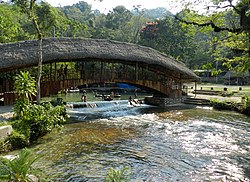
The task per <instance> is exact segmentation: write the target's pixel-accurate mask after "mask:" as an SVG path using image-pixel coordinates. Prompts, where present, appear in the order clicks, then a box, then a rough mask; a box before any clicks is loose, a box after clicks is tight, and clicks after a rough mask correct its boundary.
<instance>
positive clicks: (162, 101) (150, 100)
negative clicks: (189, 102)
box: [145, 97, 182, 107]
mask: <svg viewBox="0 0 250 182" xmlns="http://www.w3.org/2000/svg"><path fill="white" fill-rule="evenodd" d="M181 101H182V98H167V97H145V104H148V105H154V106H160V107H167V106H169V105H172V104H177V103H181Z"/></svg>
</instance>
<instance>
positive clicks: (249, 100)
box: [241, 96, 250, 115]
mask: <svg viewBox="0 0 250 182" xmlns="http://www.w3.org/2000/svg"><path fill="white" fill-rule="evenodd" d="M241 102H242V108H241V112H242V113H243V114H246V115H250V96H244V97H242V100H241Z"/></svg>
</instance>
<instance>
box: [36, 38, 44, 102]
mask: <svg viewBox="0 0 250 182" xmlns="http://www.w3.org/2000/svg"><path fill="white" fill-rule="evenodd" d="M38 41H39V47H38V70H37V87H36V90H37V98H36V100H37V104H40V100H41V77H42V62H43V47H42V46H43V40H42V38H41V39H39V40H38Z"/></svg>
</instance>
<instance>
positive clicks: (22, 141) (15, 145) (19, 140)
mask: <svg viewBox="0 0 250 182" xmlns="http://www.w3.org/2000/svg"><path fill="white" fill-rule="evenodd" d="M5 141H6V142H7V143H9V144H10V146H11V149H13V150H15V149H20V148H24V147H27V146H28V145H29V140H28V139H27V138H26V136H25V135H23V134H20V133H18V132H16V131H15V130H14V131H13V132H12V133H11V134H10V135H9V136H8V137H7V138H6V139H5Z"/></svg>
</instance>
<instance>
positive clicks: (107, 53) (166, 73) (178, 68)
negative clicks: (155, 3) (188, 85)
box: [0, 38, 199, 96]
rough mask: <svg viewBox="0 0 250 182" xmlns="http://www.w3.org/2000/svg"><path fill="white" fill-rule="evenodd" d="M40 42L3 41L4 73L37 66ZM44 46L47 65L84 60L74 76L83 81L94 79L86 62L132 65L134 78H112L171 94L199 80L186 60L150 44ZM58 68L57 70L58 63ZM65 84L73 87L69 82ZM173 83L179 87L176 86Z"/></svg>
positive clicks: (55, 41)
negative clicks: (142, 74)
mask: <svg viewBox="0 0 250 182" xmlns="http://www.w3.org/2000/svg"><path fill="white" fill-rule="evenodd" d="M38 45H39V44H38V41H37V40H28V41H21V42H15V43H9V44H0V73H2V72H8V71H11V70H17V69H22V68H27V67H32V66H37V65H38ZM42 45H43V54H42V55H43V64H51V65H52V64H53V63H56V62H78V63H81V64H79V65H80V66H79V68H81V69H79V70H77V71H80V72H81V74H80V76H79V77H77V78H75V79H74V80H76V79H78V80H81V81H79V84H80V83H87V82H88V80H90V77H87V75H88V74H87V72H88V70H89V69H88V68H86V65H85V68H84V66H83V65H84V64H85V63H89V62H92V63H93V62H97V63H115V64H120V65H129V66H131V68H133V69H132V70H133V74H130V79H128V77H126V78H125V77H124V78H123V77H122V76H121V75H120V76H116V77H115V76H112V78H111V79H110V80H109V81H120V82H127V83H133V84H137V85H142V86H145V87H151V88H153V89H156V90H158V91H159V92H162V93H163V94H165V95H169V96H170V95H175V96H178V95H180V94H179V93H175V94H171V93H173V92H175V91H176V90H178V91H180V90H179V88H180V89H181V86H182V83H184V82H191V81H196V80H198V79H199V77H198V76H197V75H196V74H194V73H193V72H192V71H191V70H190V69H188V68H187V67H186V66H185V65H184V64H183V63H182V62H179V61H177V60H175V59H173V58H171V57H169V56H167V55H165V54H162V53H160V52H158V51H156V50H154V49H152V48H149V47H144V46H139V45H135V44H130V43H124V42H118V41H111V40H104V39H85V38H46V39H43V43H42ZM120 67H121V66H120ZM76 69H78V68H76ZM83 69H85V70H83ZM54 70H55V72H56V65H55V66H54ZM93 71H94V70H93ZM130 71H131V69H130ZM98 72H100V74H99V75H98V79H97V77H91V78H92V80H93V78H94V79H95V81H100V80H104V79H102V78H103V77H104V75H105V74H104V73H103V70H101V71H98ZM141 72H144V74H145V73H147V72H150V73H151V74H153V75H157V78H160V79H152V77H151V76H150V77H149V76H147V77H146V76H145V75H144V76H141V75H140V73H141ZM101 73H102V74H101ZM70 79H73V78H70ZM52 80H53V81H62V80H57V78H56V77H53V78H49V81H52ZM147 80H148V81H147ZM3 82H4V80H3V79H2V80H0V92H4V91H6V89H5V88H3ZM92 82H93V81H92ZM154 82H155V83H154ZM156 82H157V83H156ZM1 85H2V88H1ZM64 85H67V86H69V85H68V84H64ZM164 85H165V86H164ZM173 86H174V87H175V88H174V89H173ZM165 87H166V88H165ZM177 87H178V88H177Z"/></svg>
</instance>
